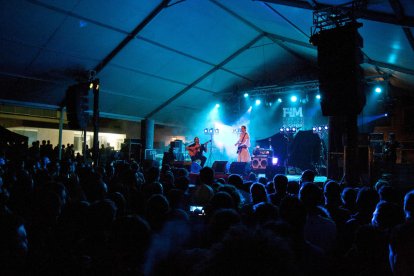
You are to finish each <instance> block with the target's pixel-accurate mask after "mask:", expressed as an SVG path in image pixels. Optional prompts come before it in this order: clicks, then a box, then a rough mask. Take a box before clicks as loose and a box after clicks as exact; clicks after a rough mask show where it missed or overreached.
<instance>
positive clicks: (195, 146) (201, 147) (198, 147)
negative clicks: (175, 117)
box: [185, 137, 210, 167]
mask: <svg viewBox="0 0 414 276" xmlns="http://www.w3.org/2000/svg"><path fill="white" fill-rule="evenodd" d="M208 142H210V141H207V142H205V143H204V144H200V139H198V137H195V138H194V143H192V144H191V145H188V146H187V147H185V149H186V150H188V154H189V155H190V157H191V161H193V162H196V161H197V160H200V162H201V163H200V166H201V167H204V164H205V163H206V161H207V157H205V156H204V155H203V152H207V143H208Z"/></svg>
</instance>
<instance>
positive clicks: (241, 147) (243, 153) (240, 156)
mask: <svg viewBox="0 0 414 276" xmlns="http://www.w3.org/2000/svg"><path fill="white" fill-rule="evenodd" d="M235 146H237V162H250V153H249V147H250V136H249V134H248V133H247V129H246V126H241V132H240V137H239V140H238V141H237V143H236V144H235Z"/></svg>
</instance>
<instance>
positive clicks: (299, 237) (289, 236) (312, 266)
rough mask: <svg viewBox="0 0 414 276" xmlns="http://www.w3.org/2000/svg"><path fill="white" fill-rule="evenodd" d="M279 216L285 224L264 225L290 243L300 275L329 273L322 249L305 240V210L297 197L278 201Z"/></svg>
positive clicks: (288, 197)
mask: <svg viewBox="0 0 414 276" xmlns="http://www.w3.org/2000/svg"><path fill="white" fill-rule="evenodd" d="M279 212H280V217H281V219H282V220H283V221H284V222H286V223H288V225H289V226H286V225H283V224H282V225H277V224H276V225H275V224H273V226H272V225H266V227H271V228H269V229H271V230H272V231H276V233H277V234H278V235H280V236H281V237H283V238H285V239H286V240H288V241H289V242H290V243H291V246H292V249H293V252H294V256H295V260H296V262H295V264H296V265H297V267H298V270H299V272H300V275H329V274H330V273H329V272H330V266H329V263H328V262H327V258H326V255H325V253H324V251H323V250H322V249H321V248H319V247H317V246H315V245H313V244H312V243H310V242H309V241H307V240H305V235H304V231H305V224H306V219H307V212H306V208H305V206H304V204H303V203H302V202H301V201H300V200H299V198H297V197H294V196H287V197H285V198H283V199H282V202H281V203H280V208H279Z"/></svg>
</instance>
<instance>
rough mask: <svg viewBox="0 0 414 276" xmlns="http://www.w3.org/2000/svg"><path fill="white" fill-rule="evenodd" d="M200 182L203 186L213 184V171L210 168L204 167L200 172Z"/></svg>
mask: <svg viewBox="0 0 414 276" xmlns="http://www.w3.org/2000/svg"><path fill="white" fill-rule="evenodd" d="M200 181H201V183H203V184H207V185H211V184H213V182H214V170H213V169H212V168H210V167H204V168H202V169H201V170H200Z"/></svg>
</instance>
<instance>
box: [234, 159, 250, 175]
mask: <svg viewBox="0 0 414 276" xmlns="http://www.w3.org/2000/svg"><path fill="white" fill-rule="evenodd" d="M230 173H231V174H240V175H245V174H248V173H250V163H249V162H233V163H231V164H230Z"/></svg>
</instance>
